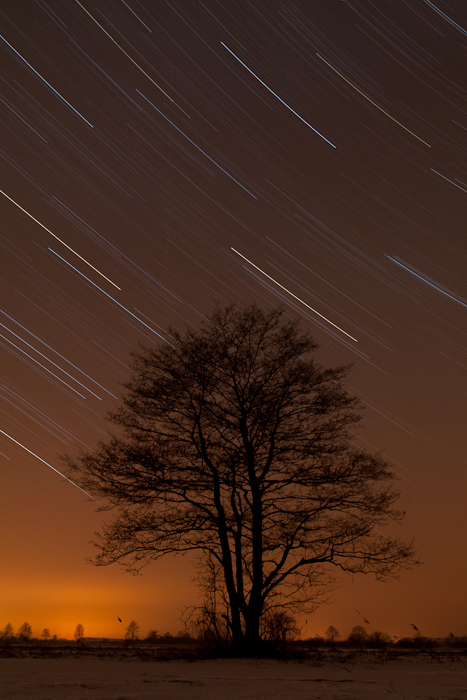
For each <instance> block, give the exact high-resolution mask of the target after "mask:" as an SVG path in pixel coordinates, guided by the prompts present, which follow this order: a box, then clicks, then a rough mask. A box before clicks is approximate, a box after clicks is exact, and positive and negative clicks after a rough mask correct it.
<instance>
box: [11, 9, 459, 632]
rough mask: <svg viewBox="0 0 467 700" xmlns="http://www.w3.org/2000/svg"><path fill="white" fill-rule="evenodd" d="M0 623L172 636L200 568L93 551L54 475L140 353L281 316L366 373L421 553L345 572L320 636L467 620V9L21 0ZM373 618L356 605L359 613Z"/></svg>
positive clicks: (92, 431) (77, 510)
mask: <svg viewBox="0 0 467 700" xmlns="http://www.w3.org/2000/svg"><path fill="white" fill-rule="evenodd" d="M0 16H1V26H2V30H1V38H2V41H1V42H0V51H1V66H2V89H1V112H2V130H1V131H2V146H1V149H2V178H1V179H2V184H1V190H2V197H1V217H2V227H1V230H0V266H1V267H0V270H1V274H0V290H1V291H0V298H1V314H0V335H1V337H0V345H1V347H0V363H1V381H0V411H1V419H0V460H1V462H0V468H1V472H0V473H1V480H0V533H1V535H0V552H1V557H2V576H1V582H0V591H1V602H0V628H3V627H4V625H5V624H6V623H7V622H9V621H10V622H11V623H12V624H13V625H14V626H15V627H16V628H17V627H18V626H19V625H20V624H21V623H22V622H24V621H25V620H27V621H29V622H30V623H31V624H32V626H33V633H34V634H35V635H39V634H40V632H41V631H42V629H43V628H44V627H49V628H50V630H51V633H52V634H54V633H56V634H58V635H63V636H68V637H71V636H72V634H73V630H74V627H75V626H76V624H77V623H78V622H81V623H82V624H83V625H84V627H85V630H86V631H85V634H86V635H109V636H117V635H121V634H122V631H123V630H122V626H121V625H120V623H119V622H118V620H117V615H119V616H120V617H122V619H123V620H124V622H127V621H129V620H130V619H133V618H134V619H136V620H137V621H138V622H139V623H140V625H141V628H142V632H143V633H146V632H147V631H148V630H149V629H157V630H159V631H162V632H163V631H166V630H171V631H173V632H176V631H177V630H178V629H180V628H181V626H182V625H181V623H180V622H179V621H178V618H179V617H180V613H181V610H182V609H183V607H184V605H186V604H190V603H191V602H193V601H194V600H195V594H196V591H195V588H194V586H193V584H192V582H191V578H192V569H191V562H190V560H189V558H181V559H174V560H167V561H164V562H162V563H157V564H153V565H152V566H151V567H149V568H148V569H146V570H145V572H144V574H143V576H141V577H137V578H134V577H131V576H129V575H128V574H124V573H123V572H121V571H120V570H119V569H118V568H117V567H115V568H113V567H110V568H102V569H101V568H99V569H97V568H95V567H92V566H90V565H89V564H87V563H86V562H85V557H89V556H91V555H92V554H93V549H92V547H91V546H90V545H89V544H88V541H89V539H90V538H91V537H92V535H93V532H94V530H96V529H97V528H99V526H100V524H101V523H102V522H103V519H104V515H102V514H99V513H96V512H95V507H96V504H95V503H93V502H92V501H89V500H87V499H86V497H85V495H84V494H83V493H82V492H81V491H79V490H78V488H77V487H75V486H73V485H72V484H71V483H69V482H68V481H66V480H65V479H64V478H63V477H62V476H61V475H60V474H59V473H57V472H56V471H54V470H61V468H62V467H61V463H60V459H59V456H60V455H61V454H63V453H65V452H69V453H71V454H74V453H75V452H76V448H77V447H78V446H84V447H89V448H92V446H93V445H95V443H96V441H97V440H99V439H100V438H102V437H104V435H105V432H106V430H107V425H106V423H105V421H104V415H105V414H106V412H107V411H108V410H110V409H113V408H115V406H116V404H117V398H118V396H119V395H120V394H121V392H122V387H121V382H123V381H124V380H125V379H126V378H127V377H128V369H127V366H128V361H129V354H130V352H131V351H132V350H135V349H137V346H138V343H139V342H142V343H144V344H150V343H163V342H165V340H164V339H165V338H168V335H167V332H166V331H167V328H168V327H169V326H174V327H176V328H179V329H183V328H184V326H185V325H186V324H189V325H194V326H199V324H200V323H201V321H202V319H203V317H204V316H206V315H209V314H210V312H211V311H212V309H213V307H214V304H215V302H216V301H218V302H220V303H224V302H227V301H233V302H235V303H237V304H239V305H242V304H247V303H250V302H252V301H256V302H257V303H258V304H260V305H262V306H264V307H265V308H271V307H272V306H275V305H278V304H284V305H285V306H286V307H287V309H288V313H289V314H290V317H293V318H297V317H300V318H301V320H302V322H303V325H304V326H305V327H306V328H308V329H309V330H310V331H311V332H312V334H313V336H314V337H315V339H316V340H317V342H318V343H319V345H320V350H319V351H318V355H317V359H318V361H319V362H321V363H322V364H324V365H327V366H333V365H336V364H352V365H353V368H352V371H351V373H350V374H349V376H348V381H347V386H348V388H349V390H350V391H351V392H353V393H354V394H356V395H357V396H359V397H360V398H361V400H362V402H363V403H364V405H365V411H364V421H363V427H362V430H361V431H360V432H359V440H360V441H361V442H362V444H363V445H365V446H366V447H367V448H368V449H370V450H372V451H378V452H380V453H382V454H383V455H385V456H386V457H387V458H388V459H389V460H390V461H391V462H392V464H393V466H394V469H395V471H396V472H397V474H398V475H399V477H400V482H399V486H400V489H401V492H402V496H401V501H400V504H401V506H402V507H403V508H405V509H406V510H407V517H406V519H405V522H404V524H403V526H402V527H400V526H397V527H396V526H393V528H392V530H391V531H394V532H395V533H396V534H398V535H400V536H402V537H404V538H406V539H411V538H415V540H416V543H417V546H418V548H419V550H420V553H421V558H422V559H423V561H424V565H423V566H422V567H419V568H417V569H416V570H413V571H411V572H409V573H403V574H402V576H401V578H400V580H399V581H396V582H391V583H389V584H380V583H375V582H374V580H372V579H370V578H367V577H361V578H359V577H355V578H352V577H350V576H343V578H342V581H341V587H340V588H339V589H338V590H337V591H336V593H335V594H334V602H333V603H331V604H330V605H328V606H325V607H323V608H321V609H320V610H319V611H318V612H317V613H316V614H315V615H314V616H312V617H308V618H307V620H306V621H305V620H301V624H302V625H303V634H304V636H309V635H314V634H316V633H322V632H324V630H325V629H326V628H327V626H328V625H329V624H333V625H335V626H336V627H337V628H338V629H339V630H340V631H341V634H343V635H344V634H347V633H348V632H349V631H350V628H351V627H352V626H353V625H357V624H361V623H362V618H361V616H360V615H359V613H360V614H361V615H363V616H364V617H365V618H367V619H369V620H370V622H371V625H372V627H373V629H380V630H384V631H387V632H388V633H390V634H394V635H398V636H405V635H410V634H412V633H413V629H412V628H411V623H413V624H415V625H417V627H418V628H419V629H420V631H421V633H422V634H427V635H433V636H435V635H439V636H445V635H449V633H451V632H452V633H454V634H457V635H460V634H465V633H467V610H466V607H465V599H464V595H465V588H466V579H467V557H466V548H465V542H466V536H467V532H466V530H467V527H466V501H467V499H466V495H465V494H466V486H467V475H466V453H467V430H466V427H465V419H466V410H465V406H466V388H467V343H466V341H467V275H466V262H467V241H466V235H467V230H466V212H467V208H466V202H467V173H466V145H467V141H466V136H467V102H466V65H467V51H466V49H467V6H466V4H465V1H464V0H449V1H447V0H436V1H435V2H430V1H429V0H377V2H370V0H362V1H359V0H350V1H347V0H326V1H325V2H324V1H322V0H296V1H294V0H284V2H279V1H276V0H262V1H261V0H252V2H248V1H247V0H239V1H237V0H236V1H235V2H227V1H224V2H216V0H206V1H205V2H201V0H170V1H169V0H155V1H152V2H151V1H150V0H127V1H125V0H105V1H102V0H92V1H91V0H82V2H78V0H67V2H63V0H48V2H45V0H36V1H33V0H22V1H20V2H17V0H4V1H3V3H2V10H1V12H0ZM357 610H358V612H357Z"/></svg>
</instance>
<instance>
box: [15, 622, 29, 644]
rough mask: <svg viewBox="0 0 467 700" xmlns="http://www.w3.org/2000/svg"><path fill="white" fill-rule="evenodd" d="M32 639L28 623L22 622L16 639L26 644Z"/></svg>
mask: <svg viewBox="0 0 467 700" xmlns="http://www.w3.org/2000/svg"><path fill="white" fill-rule="evenodd" d="M31 637H32V627H31V625H30V624H29V622H23V624H22V625H21V627H20V628H19V630H18V639H19V640H20V641H21V642H27V641H29V640H30V639H31Z"/></svg>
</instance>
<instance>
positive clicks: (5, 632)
mask: <svg viewBox="0 0 467 700" xmlns="http://www.w3.org/2000/svg"><path fill="white" fill-rule="evenodd" d="M14 636H15V629H14V627H13V625H12V624H11V622H7V624H6V625H5V627H4V628H3V629H2V631H1V632H0V638H1V639H2V640H4V641H6V642H9V641H11V640H12V639H13V638H14Z"/></svg>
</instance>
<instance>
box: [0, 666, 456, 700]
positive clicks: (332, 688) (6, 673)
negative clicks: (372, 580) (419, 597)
mask: <svg viewBox="0 0 467 700" xmlns="http://www.w3.org/2000/svg"><path fill="white" fill-rule="evenodd" d="M0 698H2V700H185V698H186V699H188V698H189V700H223V699H225V700H250V699H253V698H255V699H256V698H265V699H266V700H279V699H280V700H301V699H302V698H303V700H320V699H321V700H350V699H351V700H383V698H384V700H390V699H391V698H394V699H395V700H396V699H401V700H404V699H405V700H409V699H410V700H467V658H466V657H465V656H463V657H460V658H458V659H456V660H452V659H450V658H449V657H448V656H446V657H441V658H440V659H435V660H433V659H430V657H428V656H427V657H415V658H403V659H394V660H387V661H385V662H384V663H382V662H381V660H380V659H379V658H378V657H377V656H374V657H372V656H371V655H368V656H363V657H362V658H356V659H355V658H354V659H349V660H347V661H345V662H342V661H339V660H324V661H323V660H322V661H320V662H319V663H318V664H316V663H312V662H309V661H303V662H297V661H274V660H258V661H257V660H239V659H220V660H213V661H191V662H189V661H180V660H176V661H156V662H154V661H141V660H135V659H133V660H128V659H108V658H101V659H99V658H89V657H88V658H83V657H81V658H70V657H63V658H55V659H54V658H6V659H5V658H2V659H0Z"/></svg>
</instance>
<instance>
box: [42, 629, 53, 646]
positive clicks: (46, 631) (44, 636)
mask: <svg viewBox="0 0 467 700" xmlns="http://www.w3.org/2000/svg"><path fill="white" fill-rule="evenodd" d="M50 636H51V635H50V630H49V628H48V627H44V629H43V630H42V634H41V637H42V639H43V640H44V641H46V642H47V641H48V640H49V639H50Z"/></svg>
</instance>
